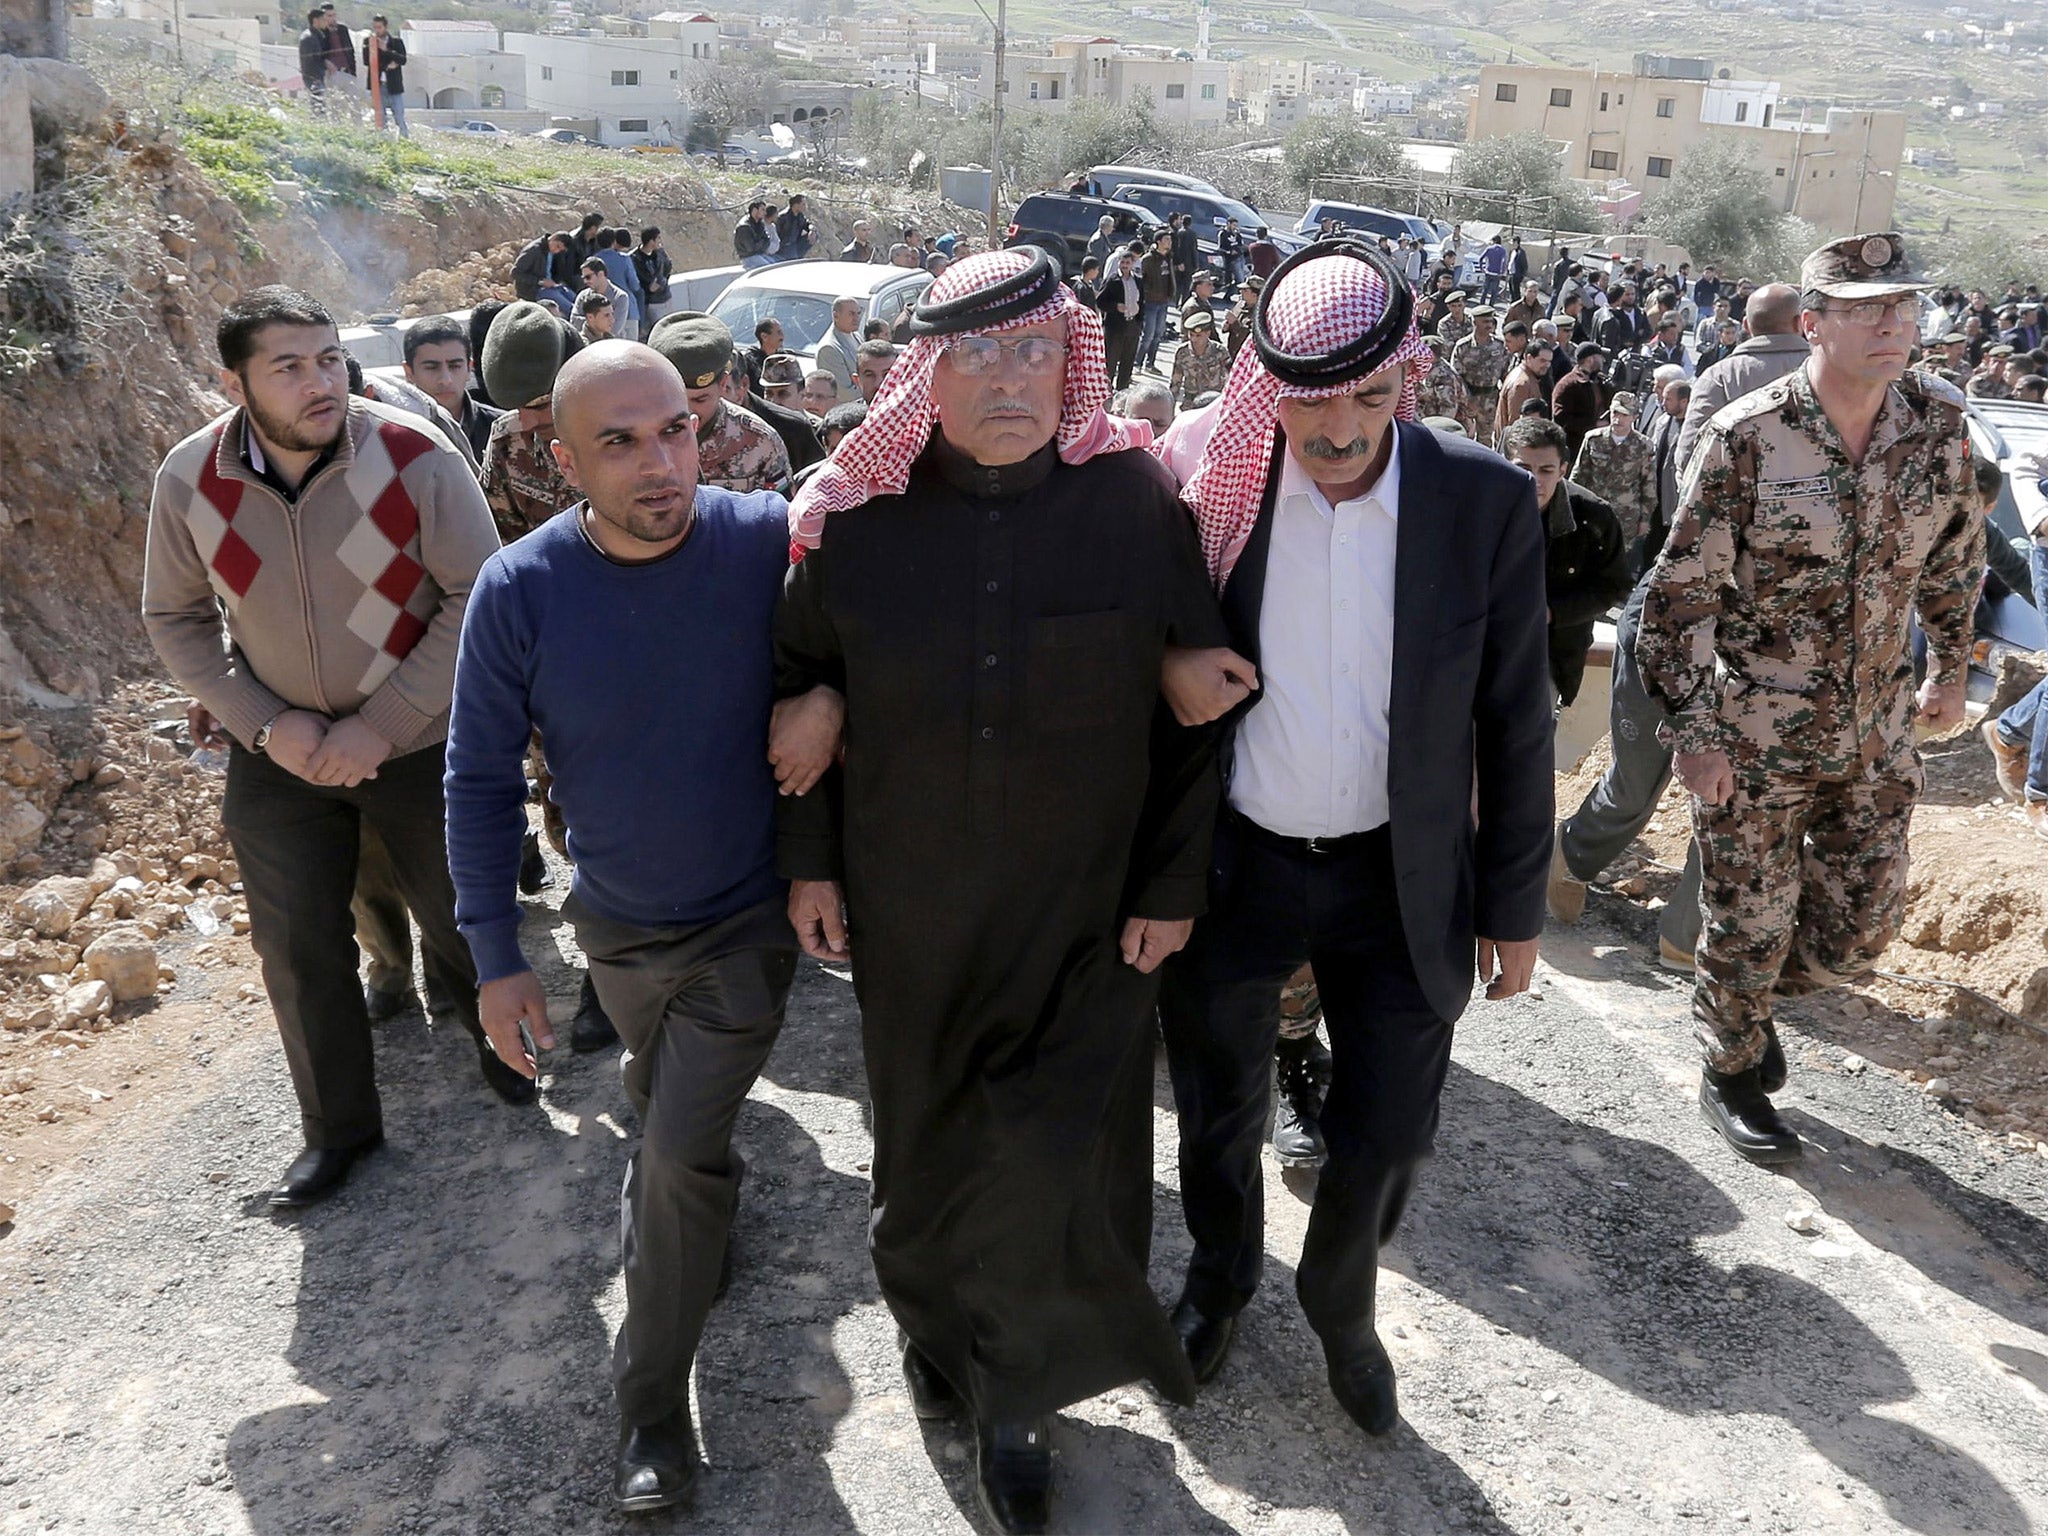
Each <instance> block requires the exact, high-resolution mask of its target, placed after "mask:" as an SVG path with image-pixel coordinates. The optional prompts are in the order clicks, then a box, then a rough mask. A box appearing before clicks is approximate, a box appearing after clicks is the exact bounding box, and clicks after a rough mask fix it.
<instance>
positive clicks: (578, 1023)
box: [569, 971, 619, 1052]
mask: <svg viewBox="0 0 2048 1536" xmlns="http://www.w3.org/2000/svg"><path fill="white" fill-rule="evenodd" d="M618 1043H619V1032H618V1030H617V1028H616V1027H614V1026H613V1024H612V1020H611V1015H610V1014H608V1013H606V1012H605V1011H604V1004H603V1003H601V1002H599V1001H598V1000H597V983H596V982H594V981H592V980H591V979H590V972H588V971H585V972H584V973H583V991H582V994H581V995H580V996H579V997H578V998H577V999H576V1017H575V1018H573V1019H571V1020H570V1021H569V1048H570V1049H571V1050H573V1051H579V1052H580V1051H601V1050H603V1049H604V1048H605V1047H606V1046H611V1045H617V1044H618Z"/></svg>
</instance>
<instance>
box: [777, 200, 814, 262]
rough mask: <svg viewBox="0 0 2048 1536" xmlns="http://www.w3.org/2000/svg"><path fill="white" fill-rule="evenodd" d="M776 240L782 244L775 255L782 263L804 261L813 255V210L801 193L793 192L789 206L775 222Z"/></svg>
mask: <svg viewBox="0 0 2048 1536" xmlns="http://www.w3.org/2000/svg"><path fill="white" fill-rule="evenodd" d="M775 234H776V238H777V239H779V240H780V241H781V242H782V246H781V249H780V250H778V251H777V252H776V253H775V254H776V257H777V259H778V260H781V261H802V260H803V259H804V258H805V257H806V256H808V255H810V253H811V239H812V234H811V210H810V205H809V204H808V203H807V202H806V201H805V200H804V195H803V193H801V192H792V193H791V194H790V197H789V206H788V207H787V208H785V209H783V210H782V213H781V215H780V216H779V217H778V218H777V219H776V220H775Z"/></svg>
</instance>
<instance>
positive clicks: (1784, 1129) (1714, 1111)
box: [1700, 1067, 1800, 1167]
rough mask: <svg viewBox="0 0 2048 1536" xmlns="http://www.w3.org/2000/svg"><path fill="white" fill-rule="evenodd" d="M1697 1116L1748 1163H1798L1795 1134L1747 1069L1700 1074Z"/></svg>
mask: <svg viewBox="0 0 2048 1536" xmlns="http://www.w3.org/2000/svg"><path fill="white" fill-rule="evenodd" d="M1700 1113H1701V1114H1702V1115H1703V1116H1705V1117H1706V1122H1707V1124H1709V1125H1711V1126H1712V1127H1713V1128H1714V1129H1715V1130H1717V1131H1719V1132H1720V1133H1721V1136H1722V1139H1723V1140H1725V1141H1726V1142H1727V1143H1728V1145H1729V1146H1731V1147H1733V1148H1734V1149H1735V1150H1736V1151H1737V1152H1740V1153H1741V1154H1742V1155H1743V1156H1744V1157H1746V1158H1748V1159H1749V1160H1750V1161H1751V1162H1752V1163H1762V1164H1764V1165H1765V1166H1767V1167H1768V1166H1770V1165H1772V1164H1776V1163H1796V1162H1798V1161H1799V1155H1800V1148H1799V1133H1798V1132H1797V1131H1795V1130H1793V1129H1792V1127H1791V1126H1789V1125H1787V1124H1786V1123H1785V1121H1784V1118H1783V1117H1782V1116H1780V1115H1779V1113H1778V1109H1777V1106H1776V1105H1775V1104H1773V1103H1772V1102H1771V1101H1770V1097H1769V1096H1768V1095H1767V1094H1766V1093H1765V1092H1764V1087H1763V1084H1762V1082H1761V1081H1759V1079H1758V1071H1757V1069H1756V1068H1755V1067H1750V1068H1748V1069H1747V1070H1746V1071H1742V1072H1729V1073H1722V1072H1716V1071H1715V1070H1714V1069H1713V1068H1711V1067H1709V1068H1707V1069H1706V1070H1705V1071H1703V1072H1702V1073H1701V1074H1700Z"/></svg>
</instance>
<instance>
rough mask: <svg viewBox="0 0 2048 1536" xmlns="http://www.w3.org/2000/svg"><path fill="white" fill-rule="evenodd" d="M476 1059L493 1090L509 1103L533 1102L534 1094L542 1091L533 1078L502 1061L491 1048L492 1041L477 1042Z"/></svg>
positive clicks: (485, 1079)
mask: <svg viewBox="0 0 2048 1536" xmlns="http://www.w3.org/2000/svg"><path fill="white" fill-rule="evenodd" d="M476 1059H477V1061H478V1062H479V1063H480V1064H481V1065H482V1067H483V1069H484V1081H485V1082H486V1083H488V1084H489V1085H490V1089H491V1092H493V1093H495V1094H496V1095H497V1096H498V1097H499V1098H501V1099H503V1100H504V1101H505V1102H506V1103H507V1104H531V1103H532V1102H533V1096H534V1095H535V1094H536V1093H538V1092H539V1091H540V1089H539V1086H538V1085H537V1084H536V1083H535V1082H534V1080H533V1079H532V1078H530V1077H528V1076H527V1075H526V1074H525V1073H524V1072H520V1071H516V1070H515V1069H513V1068H511V1067H508V1066H506V1065H505V1063H504V1062H502V1061H500V1060H499V1059H498V1053H497V1052H496V1051H494V1050H492V1049H491V1042H490V1041H488V1040H479V1041H478V1042H477V1045H476Z"/></svg>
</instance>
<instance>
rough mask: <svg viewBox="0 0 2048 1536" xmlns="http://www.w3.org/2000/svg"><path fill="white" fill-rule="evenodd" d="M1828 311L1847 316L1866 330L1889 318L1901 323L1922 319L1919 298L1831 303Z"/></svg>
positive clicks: (1873, 328) (1852, 322)
mask: <svg viewBox="0 0 2048 1536" xmlns="http://www.w3.org/2000/svg"><path fill="white" fill-rule="evenodd" d="M1826 312H1827V313H1828V314H1831V315H1841V316H1843V317H1845V318H1846V319H1847V320H1848V322H1849V323H1850V324H1851V325H1860V326H1862V327H1863V328H1864V329H1865V330H1871V331H1874V330H1876V329H1877V328H1878V327H1879V326H1880V325H1883V324H1884V323H1885V321H1887V320H1895V321H1897V322H1898V323H1899V324H1900V325H1917V324H1918V323H1919V321H1920V301H1919V300H1918V299H1894V300H1893V301H1892V302H1891V303H1889V304H1880V303H1879V302H1877V301H1876V300H1875V299H1872V300H1870V301H1869V302H1867V303H1863V304H1830V305H1828V306H1826Z"/></svg>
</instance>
